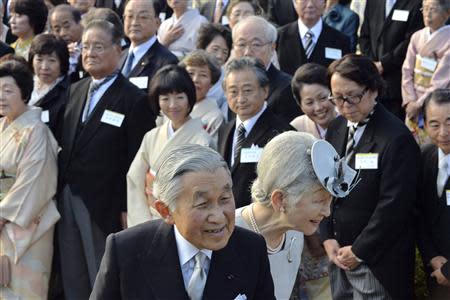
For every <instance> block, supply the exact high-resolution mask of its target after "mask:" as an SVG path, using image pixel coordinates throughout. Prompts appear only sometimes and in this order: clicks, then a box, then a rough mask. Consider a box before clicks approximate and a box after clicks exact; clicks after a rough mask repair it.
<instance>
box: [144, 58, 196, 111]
mask: <svg viewBox="0 0 450 300" xmlns="http://www.w3.org/2000/svg"><path fill="white" fill-rule="evenodd" d="M170 93H185V94H186V96H187V98H188V104H189V113H191V111H192V108H193V107H194V104H195V102H196V101H197V96H196V93H195V85H194V83H193V82H192V79H191V76H189V73H188V72H187V71H186V69H185V68H183V67H181V66H178V65H167V66H165V67H163V68H161V69H159V70H158V72H156V74H155V75H154V76H153V78H152V80H151V81H150V88H149V92H148V94H149V100H150V106H151V107H152V109H153V111H154V112H156V113H160V112H161V107H160V106H159V96H160V95H167V94H170Z"/></svg>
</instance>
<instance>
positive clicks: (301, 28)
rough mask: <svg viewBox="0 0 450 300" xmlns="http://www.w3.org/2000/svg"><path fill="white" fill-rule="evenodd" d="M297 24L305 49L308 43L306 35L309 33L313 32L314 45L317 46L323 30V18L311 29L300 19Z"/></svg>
mask: <svg viewBox="0 0 450 300" xmlns="http://www.w3.org/2000/svg"><path fill="white" fill-rule="evenodd" d="M297 22H298V31H299V33H300V40H301V41H302V45H303V48H306V41H307V38H306V33H307V32H308V31H311V32H312V33H313V34H314V36H313V43H314V45H316V44H317V40H318V39H319V36H320V33H321V32H322V28H323V21H322V18H320V19H319V21H317V23H316V24H314V26H313V27H311V28H308V27H307V26H306V25H305V24H303V22H302V20H300V19H298V21H297Z"/></svg>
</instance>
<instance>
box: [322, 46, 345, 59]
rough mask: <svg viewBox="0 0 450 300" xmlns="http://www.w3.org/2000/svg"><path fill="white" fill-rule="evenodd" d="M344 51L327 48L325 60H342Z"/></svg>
mask: <svg viewBox="0 0 450 300" xmlns="http://www.w3.org/2000/svg"><path fill="white" fill-rule="evenodd" d="M341 57H342V50H341V49H336V48H328V47H325V58H328V59H341Z"/></svg>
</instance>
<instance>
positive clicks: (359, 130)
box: [347, 120, 367, 149]
mask: <svg viewBox="0 0 450 300" xmlns="http://www.w3.org/2000/svg"><path fill="white" fill-rule="evenodd" d="M357 125H358V123H355V122H351V121H348V120H347V127H352V126H357ZM366 127H367V124H366V125H364V126H357V127H356V131H355V135H354V136H353V140H354V141H355V143H354V144H353V149H354V148H355V147H356V145H358V143H359V140H360V139H361V137H362V135H363V133H364V130H365V129H366Z"/></svg>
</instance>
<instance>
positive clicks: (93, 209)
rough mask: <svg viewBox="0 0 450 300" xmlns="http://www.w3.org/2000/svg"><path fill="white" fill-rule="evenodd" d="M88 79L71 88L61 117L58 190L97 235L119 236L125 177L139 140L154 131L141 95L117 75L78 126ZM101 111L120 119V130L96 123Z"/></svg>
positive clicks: (143, 97)
mask: <svg viewBox="0 0 450 300" xmlns="http://www.w3.org/2000/svg"><path fill="white" fill-rule="evenodd" d="M90 82H91V79H90V78H85V79H82V80H80V81H79V82H77V83H75V84H73V85H72V86H71V89H70V98H69V102H68V104H67V106H66V111H65V114H64V127H63V134H62V142H61V147H62V151H61V152H60V156H59V177H60V180H59V190H60V191H61V188H63V187H64V185H65V184H69V185H70V187H71V189H72V192H73V193H74V194H76V195H77V196H79V197H80V198H81V199H82V200H83V202H84V204H85V206H86V208H87V209H88V211H89V213H90V216H91V219H92V221H93V222H95V223H96V224H97V225H98V226H99V227H100V229H102V231H103V233H105V234H108V233H111V232H116V231H118V230H120V222H119V216H120V212H121V211H126V173H127V171H128V168H129V166H130V164H131V162H132V160H133V159H134V156H135V154H136V152H137V150H138V149H139V146H140V144H141V141H142V138H143V136H144V134H145V133H146V132H147V131H149V130H151V129H152V128H153V127H154V126H155V118H156V116H155V115H154V114H153V112H152V111H151V110H150V108H149V106H148V103H147V97H146V95H145V94H144V93H143V92H141V91H140V90H139V89H138V88H137V87H135V86H134V85H133V84H131V83H130V82H129V81H128V80H127V79H125V78H124V77H123V76H122V75H120V74H119V75H118V77H117V78H116V80H115V81H114V82H113V84H112V85H111V86H110V87H109V88H108V89H107V90H106V92H105V93H104V94H103V96H102V97H101V99H100V101H99V102H98V103H97V105H96V107H95V109H94V111H93V112H92V113H91V116H90V119H89V120H88V121H87V122H86V123H85V124H84V125H83V124H82V123H81V121H80V120H81V115H82V113H83V109H84V105H85V102H86V97H87V92H88V89H89V85H90ZM105 110H110V111H113V112H117V113H120V114H122V115H124V116H125V118H124V120H123V122H122V124H121V126H120V127H116V126H113V125H109V124H106V123H104V122H101V118H102V116H103V114H104V112H105Z"/></svg>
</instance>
